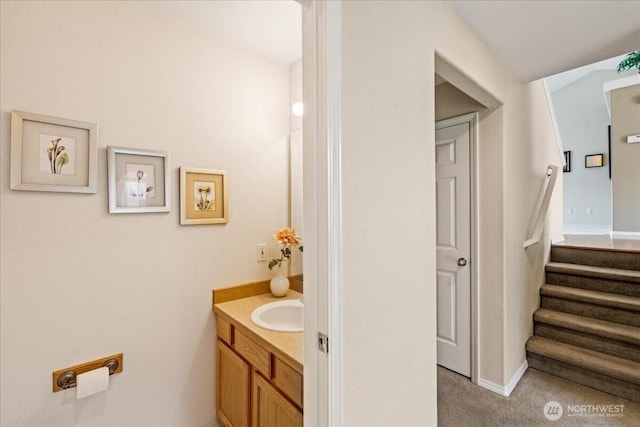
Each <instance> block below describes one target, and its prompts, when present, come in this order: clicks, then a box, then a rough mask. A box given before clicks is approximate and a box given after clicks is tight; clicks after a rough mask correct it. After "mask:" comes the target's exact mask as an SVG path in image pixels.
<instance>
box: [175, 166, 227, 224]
mask: <svg viewBox="0 0 640 427" xmlns="http://www.w3.org/2000/svg"><path fill="white" fill-rule="evenodd" d="M227 184H228V183H227V171H224V170H217V169H202V168H189V167H181V168H180V224H182V225H195V224H226V223H227V222H228V220H229V191H228V187H227Z"/></svg>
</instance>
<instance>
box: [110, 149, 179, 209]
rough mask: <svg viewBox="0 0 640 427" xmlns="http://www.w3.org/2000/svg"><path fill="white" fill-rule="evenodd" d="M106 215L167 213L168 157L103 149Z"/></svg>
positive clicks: (147, 151) (160, 154)
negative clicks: (104, 152)
mask: <svg viewBox="0 0 640 427" xmlns="http://www.w3.org/2000/svg"><path fill="white" fill-rule="evenodd" d="M107 170H108V186H109V213H148V212H170V211H171V206H170V205H171V203H170V200H171V197H170V194H171V192H170V186H169V153H167V152H165V151H152V150H140V149H136V148H125V147H114V146H109V147H107Z"/></svg>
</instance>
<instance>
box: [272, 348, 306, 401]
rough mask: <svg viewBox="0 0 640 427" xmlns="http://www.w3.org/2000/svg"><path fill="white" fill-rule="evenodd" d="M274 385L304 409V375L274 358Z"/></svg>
mask: <svg viewBox="0 0 640 427" xmlns="http://www.w3.org/2000/svg"><path fill="white" fill-rule="evenodd" d="M274 359H275V361H274V363H273V375H272V381H273V383H274V384H275V385H276V386H277V387H278V388H279V389H280V390H282V392H283V393H284V394H286V395H287V396H288V397H289V399H291V400H292V401H293V402H294V403H295V404H296V405H298V406H299V407H301V408H302V375H301V374H299V373H298V372H296V371H295V370H294V369H293V368H292V367H291V366H289V365H287V364H286V363H284V362H283V361H282V360H280V359H278V358H277V357H274Z"/></svg>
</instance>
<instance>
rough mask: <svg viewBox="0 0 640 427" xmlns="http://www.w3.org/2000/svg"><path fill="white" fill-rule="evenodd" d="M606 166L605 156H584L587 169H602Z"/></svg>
mask: <svg viewBox="0 0 640 427" xmlns="http://www.w3.org/2000/svg"><path fill="white" fill-rule="evenodd" d="M603 166H604V154H588V155H586V156H584V167H585V168H601V167H603Z"/></svg>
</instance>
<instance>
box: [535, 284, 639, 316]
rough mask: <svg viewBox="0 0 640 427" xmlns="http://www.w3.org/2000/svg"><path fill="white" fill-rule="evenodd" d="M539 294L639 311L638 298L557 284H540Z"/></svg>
mask: <svg viewBox="0 0 640 427" xmlns="http://www.w3.org/2000/svg"><path fill="white" fill-rule="evenodd" d="M540 294H541V295H544V296H551V297H556V298H562V299H569V300H573V301H579V302H584V303H589V304H594V305H602V306H607V307H615V308H621V309H624V310H629V311H640V298H638V297H630V296H627V295H618V294H612V293H608V292H599V291H591V290H588V289H579V288H572V287H568V286H558V285H549V284H546V285H542V287H541V288H540Z"/></svg>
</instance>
